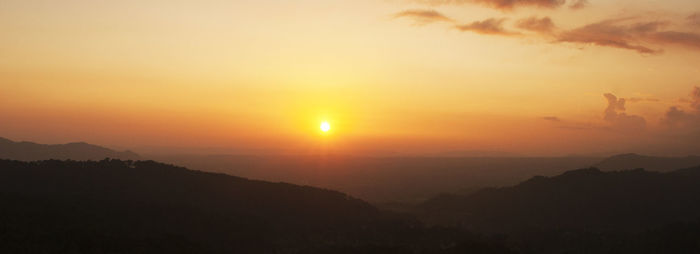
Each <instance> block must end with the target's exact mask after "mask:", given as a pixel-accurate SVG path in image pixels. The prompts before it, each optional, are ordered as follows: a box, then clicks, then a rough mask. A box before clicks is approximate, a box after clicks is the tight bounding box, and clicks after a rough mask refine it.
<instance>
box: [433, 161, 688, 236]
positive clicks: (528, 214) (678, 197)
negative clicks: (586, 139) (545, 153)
mask: <svg viewBox="0 0 700 254" xmlns="http://www.w3.org/2000/svg"><path fill="white" fill-rule="evenodd" d="M421 209H422V212H423V213H424V214H423V216H424V218H426V220H427V221H430V222H431V223H437V224H446V225H458V226H461V227H465V228H469V229H473V230H478V231H486V232H491V231H493V232H509V233H513V232H531V231H542V230H560V229H574V230H587V231H592V232H610V231H613V232H621V231H633V232H634V231H642V230H645V229H647V228H653V227H657V226H662V225H666V224H669V223H674V222H693V221H696V220H697V219H699V218H700V167H695V168H688V169H683V170H676V171H673V172H668V173H660V172H649V171H645V170H642V169H637V170H629V171H618V172H602V171H600V170H598V169H595V168H589V169H581V170H574V171H569V172H566V173H564V174H562V175H559V176H556V177H541V176H540V177H533V178H532V179H530V180H528V181H525V182H523V183H521V184H518V185H516V186H514V187H508V188H491V189H484V190H481V191H479V192H476V193H474V194H472V195H466V196H460V195H443V196H440V197H437V198H434V199H432V200H430V201H428V202H426V203H424V204H423V205H422V206H421ZM698 240H700V239H698Z"/></svg>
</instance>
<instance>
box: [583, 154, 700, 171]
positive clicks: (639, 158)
mask: <svg viewBox="0 0 700 254" xmlns="http://www.w3.org/2000/svg"><path fill="white" fill-rule="evenodd" d="M699 165H700V156H686V157H657V156H646V155H639V154H633V153H630V154H620V155H615V156H612V157H609V158H606V159H604V160H602V161H601V162H599V163H597V164H595V165H593V166H594V167H596V168H599V169H601V170H604V171H610V170H623V169H637V168H643V169H646V170H650V171H659V172H667V171H672V170H676V169H679V168H689V167H695V166H699Z"/></svg>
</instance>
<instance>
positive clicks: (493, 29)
mask: <svg viewBox="0 0 700 254" xmlns="http://www.w3.org/2000/svg"><path fill="white" fill-rule="evenodd" d="M505 21H506V19H495V18H490V19H486V20H482V21H475V22H472V23H470V24H466V25H457V26H456V28H457V29H459V30H460V31H471V32H475V33H478V34H488V35H506V36H510V35H518V34H520V33H518V32H513V31H508V30H506V29H505V28H503V22H505Z"/></svg>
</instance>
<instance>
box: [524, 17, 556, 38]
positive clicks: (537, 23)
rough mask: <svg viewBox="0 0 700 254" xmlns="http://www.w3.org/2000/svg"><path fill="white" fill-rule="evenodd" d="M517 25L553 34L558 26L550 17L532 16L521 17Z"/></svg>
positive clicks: (532, 30) (533, 30) (537, 31)
mask: <svg viewBox="0 0 700 254" xmlns="http://www.w3.org/2000/svg"><path fill="white" fill-rule="evenodd" d="M515 26H516V27H517V28H520V29H523V30H527V31H531V32H536V33H541V34H551V33H552V32H554V30H555V29H556V28H557V26H556V25H555V24H554V22H553V21H552V19H551V18H549V17H543V18H538V17H530V18H526V19H521V20H518V22H517V23H516V25H515Z"/></svg>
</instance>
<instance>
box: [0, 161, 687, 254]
mask: <svg viewBox="0 0 700 254" xmlns="http://www.w3.org/2000/svg"><path fill="white" fill-rule="evenodd" d="M699 177H700V169H699V168H692V169H686V170H679V171H675V172H673V173H667V174H662V173H651V172H645V171H641V170H636V171H626V172H611V173H603V172H600V171H598V170H595V169H586V170H579V171H572V172H568V173H566V174H563V175H561V176H557V177H553V178H544V177H536V178H533V179H531V180H529V181H527V182H524V183H522V184H520V185H518V186H515V187H511V188H502V189H487V190H483V191H479V192H477V193H475V194H472V195H469V196H449V197H440V198H437V199H434V200H431V201H430V202H427V203H425V204H424V205H423V207H422V209H424V210H423V211H424V212H426V213H425V214H423V215H426V218H429V219H431V220H432V221H433V222H436V221H438V222H441V223H447V224H454V225H457V227H425V226H423V225H422V224H421V223H419V222H417V221H415V220H412V219H410V217H409V216H408V215H397V214H391V213H387V212H382V211H379V210H377V209H376V208H374V207H373V206H371V205H369V204H368V203H366V202H364V201H361V200H358V199H354V198H351V197H349V196H347V195H345V194H342V193H340V192H336V191H330V190H322V189H318V188H313V187H303V186H296V185H291V184H284V183H269V182H262V181H252V180H247V179H244V178H239V177H233V176H228V175H223V174H213V173H205V172H200V171H191V170H188V169H185V168H181V167H175V166H170V165H166V164H161V163H156V162H152V161H139V162H133V161H120V160H102V161H99V162H94V161H89V162H77V161H56V160H50V161H39V162H19V161H8V160H0V200H1V201H2V209H0V253H334V254H335V253H341V254H342V253H528V254H530V253H531V254H535V253H699V251H700V224H698V223H693V222H687V223H682V222H683V221H693V220H694V219H695V218H697V217H698V214H699V213H698V206H699V205H698V199H699V197H698V195H697V194H698V192H697V190H698V189H700V187H697V186H696V185H697V184H695V183H697V182H698V178H699ZM455 215H459V216H455ZM431 216H432V217H431ZM455 222H459V223H455ZM465 227H469V228H472V229H474V230H480V231H482V232H499V233H508V234H510V236H505V235H501V234H499V235H495V236H488V237H487V236H483V235H478V234H472V233H468V232H467V231H465V229H464V228H465Z"/></svg>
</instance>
